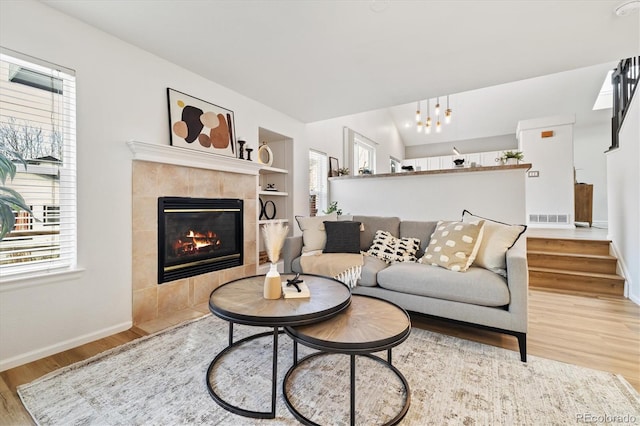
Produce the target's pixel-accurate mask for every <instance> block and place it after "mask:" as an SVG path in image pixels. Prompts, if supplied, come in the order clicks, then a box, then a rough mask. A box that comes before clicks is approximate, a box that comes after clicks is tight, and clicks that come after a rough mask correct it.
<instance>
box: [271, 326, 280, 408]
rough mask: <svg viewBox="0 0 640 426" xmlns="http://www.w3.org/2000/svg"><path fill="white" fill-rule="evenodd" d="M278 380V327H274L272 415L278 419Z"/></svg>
mask: <svg viewBox="0 0 640 426" xmlns="http://www.w3.org/2000/svg"><path fill="white" fill-rule="evenodd" d="M277 380H278V327H273V375H272V376H271V414H272V417H271V418H272V419H273V418H275V417H276V392H277V389H276V382H277Z"/></svg>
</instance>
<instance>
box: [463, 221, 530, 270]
mask: <svg viewBox="0 0 640 426" xmlns="http://www.w3.org/2000/svg"><path fill="white" fill-rule="evenodd" d="M481 220H484V232H483V236H482V241H481V242H480V249H478V254H477V255H476V259H475V260H474V262H473V264H474V265H476V266H480V267H481V268H485V269H488V270H490V271H492V272H495V273H496V274H500V275H502V276H503V277H506V276H507V257H506V255H507V250H509V249H510V248H511V247H513V245H514V244H515V243H516V241H518V238H520V235H522V234H523V233H524V231H526V230H527V227H526V225H509V224H506V223H502V222H497V221H495V220H491V219H487V218H484V217H480V216H475V215H473V214H471V213H470V212H469V211H467V210H465V211H463V212H462V221H463V222H467V223H478V222H479V221H481Z"/></svg>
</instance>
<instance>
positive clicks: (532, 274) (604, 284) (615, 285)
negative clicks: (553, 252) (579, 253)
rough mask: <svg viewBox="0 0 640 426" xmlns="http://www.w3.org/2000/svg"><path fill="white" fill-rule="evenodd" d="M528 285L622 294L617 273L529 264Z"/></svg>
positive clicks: (621, 284)
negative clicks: (568, 269) (588, 271)
mask: <svg viewBox="0 0 640 426" xmlns="http://www.w3.org/2000/svg"><path fill="white" fill-rule="evenodd" d="M529 286H530V287H536V288H548V289H553V290H565V291H578V292H588V293H591V294H602V295H613V296H622V295H624V278H622V277H621V276H619V275H615V274H601V273H587V272H577V271H566V270H561V269H552V268H540V267H531V266H530V267H529Z"/></svg>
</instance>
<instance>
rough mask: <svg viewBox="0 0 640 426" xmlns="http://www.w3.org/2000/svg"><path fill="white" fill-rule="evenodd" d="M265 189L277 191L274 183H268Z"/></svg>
mask: <svg viewBox="0 0 640 426" xmlns="http://www.w3.org/2000/svg"><path fill="white" fill-rule="evenodd" d="M265 191H278V188H276V184H275V183H268V184H267V187H266V188H265Z"/></svg>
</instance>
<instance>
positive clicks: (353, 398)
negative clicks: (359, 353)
mask: <svg viewBox="0 0 640 426" xmlns="http://www.w3.org/2000/svg"><path fill="white" fill-rule="evenodd" d="M355 424H356V356H355V355H353V354H352V355H351V426H355Z"/></svg>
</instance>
